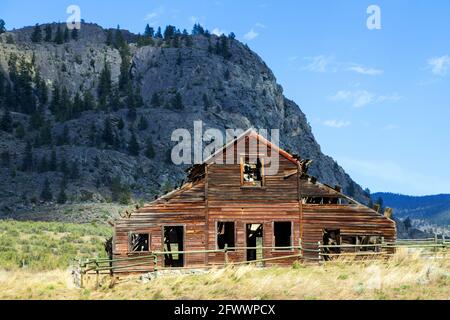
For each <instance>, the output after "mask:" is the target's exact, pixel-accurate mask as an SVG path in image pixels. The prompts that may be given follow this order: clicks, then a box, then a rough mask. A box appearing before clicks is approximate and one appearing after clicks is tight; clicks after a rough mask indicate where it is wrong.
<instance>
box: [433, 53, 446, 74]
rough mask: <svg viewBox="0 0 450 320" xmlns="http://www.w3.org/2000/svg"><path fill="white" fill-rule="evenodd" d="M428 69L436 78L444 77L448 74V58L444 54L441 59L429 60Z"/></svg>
mask: <svg viewBox="0 0 450 320" xmlns="http://www.w3.org/2000/svg"><path fill="white" fill-rule="evenodd" d="M428 68H429V69H431V72H432V73H433V74H435V75H437V76H446V75H447V74H449V73H450V57H449V56H448V55H447V54H446V55H445V56H442V57H434V58H430V59H428Z"/></svg>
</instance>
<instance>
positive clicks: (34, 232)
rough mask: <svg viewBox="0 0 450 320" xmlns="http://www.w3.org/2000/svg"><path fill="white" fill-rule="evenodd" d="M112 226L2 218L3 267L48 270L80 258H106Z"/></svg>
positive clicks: (0, 257) (0, 250) (0, 249)
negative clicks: (107, 240) (19, 220)
mask: <svg viewBox="0 0 450 320" xmlns="http://www.w3.org/2000/svg"><path fill="white" fill-rule="evenodd" d="M111 232H112V231H111V228H109V227H106V226H103V225H95V224H67V223H59V222H18V221H13V220H2V221H0V269H3V270H10V271H12V270H20V269H26V270H30V271H44V270H54V269H64V268H67V267H69V265H70V264H71V263H72V261H73V259H75V258H76V257H79V258H83V257H94V256H99V257H105V256H106V252H105V250H104V245H103V244H104V242H105V240H106V239H107V238H109V237H110V236H111Z"/></svg>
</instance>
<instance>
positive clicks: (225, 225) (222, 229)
mask: <svg viewBox="0 0 450 320" xmlns="http://www.w3.org/2000/svg"><path fill="white" fill-rule="evenodd" d="M225 245H226V246H227V247H228V248H234V247H235V242H234V222H218V223H217V246H218V248H219V249H220V250H222V249H225Z"/></svg>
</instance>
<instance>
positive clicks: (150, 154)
mask: <svg viewBox="0 0 450 320" xmlns="http://www.w3.org/2000/svg"><path fill="white" fill-rule="evenodd" d="M155 155H156V154H155V148H154V146H153V140H152V138H150V139H148V140H147V145H146V147H145V156H146V157H147V158H149V159H154V158H155Z"/></svg>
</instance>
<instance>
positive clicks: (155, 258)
mask: <svg viewBox="0 0 450 320" xmlns="http://www.w3.org/2000/svg"><path fill="white" fill-rule="evenodd" d="M153 263H154V264H155V265H154V267H153V271H155V272H156V271H158V255H156V254H155V255H154V256H153Z"/></svg>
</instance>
